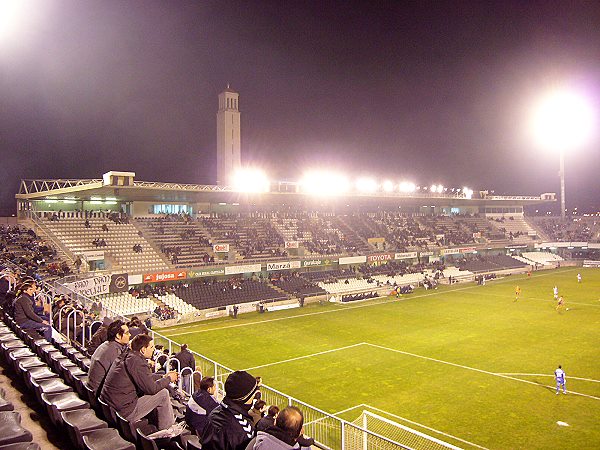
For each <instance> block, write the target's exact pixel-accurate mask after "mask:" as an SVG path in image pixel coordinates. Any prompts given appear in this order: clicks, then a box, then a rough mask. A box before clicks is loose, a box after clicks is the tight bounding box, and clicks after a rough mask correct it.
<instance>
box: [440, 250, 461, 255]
mask: <svg viewBox="0 0 600 450" xmlns="http://www.w3.org/2000/svg"><path fill="white" fill-rule="evenodd" d="M458 254H460V250H459V249H458V248H443V249H441V250H440V255H458Z"/></svg>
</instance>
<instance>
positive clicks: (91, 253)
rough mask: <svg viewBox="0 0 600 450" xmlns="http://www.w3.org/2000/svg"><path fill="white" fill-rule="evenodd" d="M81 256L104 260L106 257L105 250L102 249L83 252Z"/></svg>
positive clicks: (87, 258)
mask: <svg viewBox="0 0 600 450" xmlns="http://www.w3.org/2000/svg"><path fill="white" fill-rule="evenodd" d="M81 256H82V258H83V259H85V260H86V261H102V260H103V259H104V252H103V251H102V250H99V251H89V252H81Z"/></svg>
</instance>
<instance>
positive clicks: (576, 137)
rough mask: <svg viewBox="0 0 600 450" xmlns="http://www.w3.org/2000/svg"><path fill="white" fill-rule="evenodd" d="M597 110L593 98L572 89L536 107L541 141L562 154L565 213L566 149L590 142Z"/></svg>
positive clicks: (536, 131) (535, 131) (535, 130)
mask: <svg viewBox="0 0 600 450" xmlns="http://www.w3.org/2000/svg"><path fill="white" fill-rule="evenodd" d="M595 125H596V113H595V111H594V108H593V107H592V105H591V103H590V101H589V100H588V99H587V98H586V97H584V96H583V95H582V94H581V93H579V92H576V91H572V90H564V89H563V90H555V91H553V92H551V93H549V94H548V95H546V96H545V97H543V98H542V99H541V100H540V101H539V102H538V103H537V104H536V105H535V107H534V112H533V114H532V120H531V131H532V134H533V137H534V139H535V141H536V142H537V144H538V145H539V146H541V147H542V148H543V149H545V150H549V151H553V152H558V153H559V156H560V170H559V176H560V206H561V211H560V215H561V217H562V218H564V217H565V210H566V205H565V152H566V151H570V150H575V149H577V148H579V147H581V146H582V145H584V144H586V143H587V142H588V141H589V140H590V138H591V137H592V134H593V133H594V129H595Z"/></svg>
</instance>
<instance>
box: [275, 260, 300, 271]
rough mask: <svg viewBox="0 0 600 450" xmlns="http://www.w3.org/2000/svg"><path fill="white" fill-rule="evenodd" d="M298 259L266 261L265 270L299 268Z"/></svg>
mask: <svg viewBox="0 0 600 450" xmlns="http://www.w3.org/2000/svg"><path fill="white" fill-rule="evenodd" d="M299 268H300V261H287V262H281V263H267V270H268V271H271V270H289V269H299Z"/></svg>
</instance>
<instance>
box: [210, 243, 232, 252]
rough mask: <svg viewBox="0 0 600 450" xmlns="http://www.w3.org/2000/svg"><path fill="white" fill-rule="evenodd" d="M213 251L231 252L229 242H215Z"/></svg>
mask: <svg viewBox="0 0 600 450" xmlns="http://www.w3.org/2000/svg"><path fill="white" fill-rule="evenodd" d="M213 252H215V253H227V252H229V244H215V245H213Z"/></svg>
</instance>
